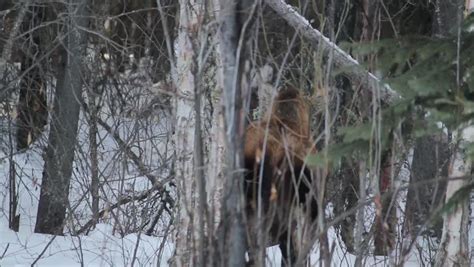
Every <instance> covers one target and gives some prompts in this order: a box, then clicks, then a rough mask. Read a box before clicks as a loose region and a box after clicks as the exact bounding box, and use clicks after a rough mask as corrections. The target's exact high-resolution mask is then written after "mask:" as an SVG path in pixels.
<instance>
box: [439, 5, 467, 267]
mask: <svg viewBox="0 0 474 267" xmlns="http://www.w3.org/2000/svg"><path fill="white" fill-rule="evenodd" d="M468 4H469V3H468ZM463 6H464V1H463V0H456V1H442V0H438V1H436V19H435V27H436V29H437V31H438V32H437V33H438V35H440V36H445V35H447V34H448V33H457V37H458V38H457V42H461V38H462V36H461V26H462V21H463V11H464V10H463ZM466 7H467V8H469V7H470V6H466ZM458 52H459V51H458ZM458 57H459V54H458ZM458 60H459V58H458ZM457 73H458V75H457V76H458V79H457V87H458V88H457V89H458V90H459V89H460V88H461V81H460V79H459V73H460V69H459V65H457ZM457 134H460V135H461V136H460V138H461V140H462V139H463V138H464V136H463V135H462V132H461V131H458V132H457ZM456 149H458V150H459V151H455V152H454V153H453V154H452V156H451V162H450V166H449V170H448V175H449V176H448V177H449V180H448V183H447V186H446V200H445V203H446V205H448V204H449V202H450V201H451V200H452V199H454V197H455V196H456V193H457V192H458V190H460V189H462V188H463V187H464V186H465V185H466V184H467V181H468V180H467V179H454V178H459V177H464V176H468V175H471V173H472V171H471V166H472V163H471V161H470V159H467V155H465V154H464V153H462V151H461V149H462V146H461V147H457V148H456ZM469 200H470V198H469V197H464V198H461V199H457V200H455V201H456V203H454V204H453V203H451V204H449V205H455V207H454V209H453V210H452V211H450V212H448V213H447V214H445V215H444V217H443V233H442V236H441V243H440V246H439V248H438V250H437V252H436V257H435V258H436V260H435V266H469V263H470V258H469V234H468V233H469V231H468V224H469V215H470V214H469V204H470V203H469Z"/></svg>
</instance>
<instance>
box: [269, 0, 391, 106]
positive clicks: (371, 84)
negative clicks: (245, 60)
mask: <svg viewBox="0 0 474 267" xmlns="http://www.w3.org/2000/svg"><path fill="white" fill-rule="evenodd" d="M265 3H266V4H267V5H268V6H269V7H271V8H272V9H273V10H274V11H275V12H276V13H277V14H278V15H279V16H280V17H282V18H283V19H284V20H285V21H286V22H287V23H288V25H290V26H291V27H293V28H294V29H295V30H296V31H297V32H299V33H300V34H301V35H302V36H303V37H304V38H305V39H306V40H307V41H308V42H309V43H310V44H311V45H312V46H313V47H314V48H315V49H321V50H322V52H323V55H324V56H326V57H327V56H329V55H330V54H331V55H333V63H334V66H335V67H336V68H341V69H344V70H346V71H347V76H348V77H349V78H350V79H351V80H352V81H353V82H358V83H360V85H361V86H362V88H363V89H366V90H369V91H370V92H372V93H373V94H375V92H377V90H380V91H381V92H380V98H381V99H382V101H383V102H384V103H388V104H390V103H392V102H394V101H395V100H396V99H398V98H400V95H399V94H398V93H397V92H395V91H393V90H392V89H391V88H390V87H389V86H388V85H387V84H382V83H381V81H380V80H379V79H378V78H377V77H376V76H375V75H374V74H372V73H370V72H368V71H367V70H365V69H364V68H363V67H362V66H361V65H360V64H359V62H358V61H357V60H355V59H354V58H353V57H351V56H350V55H349V54H348V53H346V52H345V51H343V50H342V49H341V48H340V47H338V46H337V45H336V44H335V43H333V42H331V41H330V40H329V39H328V38H327V37H325V36H324V35H323V34H322V33H321V32H320V31H318V30H316V29H314V28H313V27H312V26H311V24H310V23H309V21H308V20H307V19H306V18H304V17H303V16H302V15H300V14H299V13H298V12H297V11H296V10H295V9H294V8H293V7H292V6H291V5H289V4H287V3H285V2H284V1H283V0H265Z"/></svg>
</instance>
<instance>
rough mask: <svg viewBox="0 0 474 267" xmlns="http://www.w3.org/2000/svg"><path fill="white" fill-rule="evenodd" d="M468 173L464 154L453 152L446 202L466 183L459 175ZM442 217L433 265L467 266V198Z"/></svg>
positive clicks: (469, 170)
mask: <svg viewBox="0 0 474 267" xmlns="http://www.w3.org/2000/svg"><path fill="white" fill-rule="evenodd" d="M470 173H471V162H469V161H468V160H466V155H464V154H463V153H461V152H457V153H456V154H454V155H453V159H452V161H451V163H450V166H449V178H450V180H449V182H448V185H447V188H446V203H447V202H448V201H449V200H450V199H451V198H452V197H453V196H454V194H455V193H456V192H457V191H458V190H460V189H461V188H463V187H464V186H465V185H466V182H467V180H466V179H459V177H463V176H466V175H470ZM456 178H458V179H456ZM443 219H444V224H443V234H442V236H441V243H440V246H439V248H438V251H437V253H436V260H435V265H434V266H436V267H438V266H439V267H441V266H446V267H449V266H469V235H468V223H469V198H466V199H464V200H462V201H461V202H460V203H457V205H456V207H455V208H454V210H452V211H451V212H449V213H448V214H446V215H445V216H444V217H443Z"/></svg>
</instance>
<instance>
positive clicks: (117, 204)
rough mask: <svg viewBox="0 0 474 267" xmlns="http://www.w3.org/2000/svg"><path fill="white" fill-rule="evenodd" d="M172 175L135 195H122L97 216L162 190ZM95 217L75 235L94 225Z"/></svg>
mask: <svg viewBox="0 0 474 267" xmlns="http://www.w3.org/2000/svg"><path fill="white" fill-rule="evenodd" d="M172 178H173V177H171V176H170V177H168V178H166V179H163V181H161V182H159V183H156V184H155V185H153V187H152V188H150V189H148V190H146V191H144V192H143V193H141V194H139V195H135V196H127V197H123V198H121V199H119V201H117V202H115V203H114V204H113V205H112V206H110V207H107V208H105V209H103V210H101V211H100V212H99V213H98V218H102V217H103V216H104V214H106V213H109V212H110V211H111V210H113V209H116V208H118V207H120V206H121V205H124V204H127V203H130V202H132V201H137V200H143V199H145V198H147V197H148V196H150V195H151V193H153V192H155V191H159V190H163V189H164V185H165V184H166V183H167V182H168V181H171V180H172ZM170 200H172V199H167V202H168V203H169V204H170V205H173V204H174V203H173V202H171V203H170V202H169V201H170ZM96 219H97V218H92V219H90V220H89V221H88V222H87V223H86V224H84V226H82V227H81V229H79V230H78V231H77V232H76V234H77V235H80V234H82V233H84V232H85V231H87V230H88V229H89V228H90V227H92V225H94V223H95V222H96V221H97V220H96Z"/></svg>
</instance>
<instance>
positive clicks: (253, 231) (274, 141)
mask: <svg viewBox="0 0 474 267" xmlns="http://www.w3.org/2000/svg"><path fill="white" fill-rule="evenodd" d="M312 153H315V149H314V142H313V141H312V138H311V136H310V127H309V107H308V105H307V104H306V102H305V100H304V98H303V96H302V95H301V93H300V92H299V91H298V90H297V89H294V88H286V89H283V90H281V91H280V92H279V93H278V95H277V97H276V98H275V101H274V105H273V107H272V109H271V110H270V112H269V113H268V114H267V115H266V116H265V117H264V118H263V119H262V120H260V121H257V122H253V123H250V124H249V126H248V127H247V129H246V140H245V149H244V160H245V161H244V164H245V168H246V174H245V181H244V190H245V198H246V215H247V225H249V227H248V228H249V235H248V237H249V238H248V241H249V242H248V243H249V255H252V246H253V245H255V244H259V240H258V239H259V238H260V241H262V240H264V246H267V245H275V244H279V245H280V249H281V252H282V263H283V264H284V265H294V264H297V262H298V263H299V262H300V261H303V260H304V259H301V255H299V251H297V246H296V245H295V242H294V237H293V236H294V230H295V229H294V228H295V225H296V223H295V220H296V219H299V218H297V217H298V216H297V215H296V213H295V210H296V208H300V207H302V208H303V210H304V215H303V216H306V217H307V218H308V219H309V220H310V223H311V222H314V221H315V220H316V218H317V201H316V197H315V194H314V190H312V188H314V186H313V179H312V171H311V169H310V168H308V167H307V166H306V162H305V158H306V157H307V156H308V155H309V154H312ZM299 216H301V215H299ZM262 234H263V235H265V236H263V237H262ZM260 244H261V242H260ZM250 258H252V256H250ZM251 261H252V259H251Z"/></svg>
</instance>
